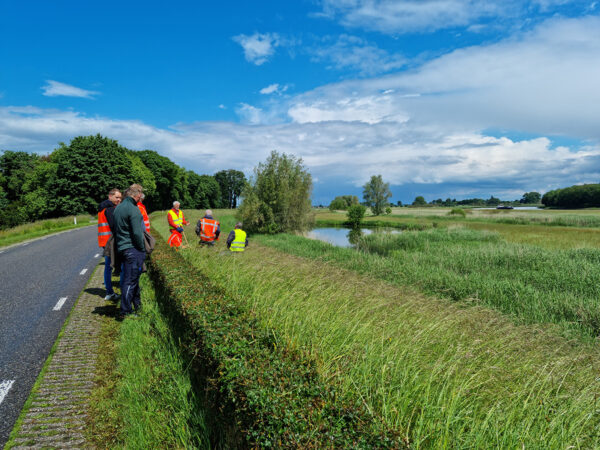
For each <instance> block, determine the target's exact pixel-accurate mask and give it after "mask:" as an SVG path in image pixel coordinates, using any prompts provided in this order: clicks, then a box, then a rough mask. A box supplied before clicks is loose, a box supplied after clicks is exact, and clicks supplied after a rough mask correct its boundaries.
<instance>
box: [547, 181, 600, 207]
mask: <svg viewBox="0 0 600 450" xmlns="http://www.w3.org/2000/svg"><path fill="white" fill-rule="evenodd" d="M542 203H543V204H544V206H551V207H555V208H590V207H598V206H600V184H583V185H580V186H571V187H567V188H562V189H555V190H553V191H548V192H546V193H545V194H544V196H543V197H542Z"/></svg>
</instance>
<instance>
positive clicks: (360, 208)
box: [346, 205, 367, 228]
mask: <svg viewBox="0 0 600 450" xmlns="http://www.w3.org/2000/svg"><path fill="white" fill-rule="evenodd" d="M366 211H367V208H366V207H365V206H364V205H352V206H351V207H350V208H348V212H347V213H346V216H347V217H348V223H349V224H350V226H351V227H352V228H358V227H360V223H361V222H362V220H363V218H364V217H365V212H366Z"/></svg>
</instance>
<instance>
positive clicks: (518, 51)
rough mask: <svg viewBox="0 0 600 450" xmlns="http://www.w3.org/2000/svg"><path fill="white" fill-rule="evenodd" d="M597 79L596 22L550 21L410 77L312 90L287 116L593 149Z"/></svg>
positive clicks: (599, 27) (599, 30) (597, 132)
mask: <svg viewBox="0 0 600 450" xmlns="http://www.w3.org/2000/svg"><path fill="white" fill-rule="evenodd" d="M599 79H600V18H599V17H586V18H582V19H552V20H549V21H547V22H546V23H543V24H541V25H539V26H538V27H537V28H536V29H535V30H534V31H532V32H528V33H525V34H522V35H520V36H517V37H514V38H511V39H507V40H505V41H502V42H500V43H496V44H491V45H486V46H479V47H470V48H465V49H461V50H456V51H454V52H452V53H450V54H447V55H444V56H442V57H440V58H437V59H435V60H433V61H430V62H428V63H426V64H424V65H423V66H421V67H419V68H417V69H414V70H411V71H405V72H400V73H397V74H393V75H388V76H384V77H379V78H371V79H366V80H354V81H346V82H342V83H338V84H333V85H328V86H323V87H320V88H318V89H315V90H313V91H311V92H307V93H305V94H303V95H300V96H297V97H295V98H293V99H292V100H291V101H290V104H289V108H288V109H289V116H290V117H291V118H292V120H294V121H297V122H307V121H318V120H325V119H327V120H359V121H363V122H366V123H375V122H378V121H385V120H394V118H398V119H399V121H400V122H404V121H405V120H406V118H409V120H410V123H411V124H413V125H414V126H429V127H433V128H436V129H444V130H446V132H448V133H454V132H456V131H476V132H478V131H480V130H485V129H489V128H501V129H508V130H515V131H522V132H527V133H532V134H538V135H566V136H571V137H575V138H579V139H595V140H599V141H600V129H599V128H598V126H597V120H596V118H597V117H599V116H600V89H597V86H598V80H599ZM386 92H387V93H386ZM349 109H351V111H352V114H349Z"/></svg>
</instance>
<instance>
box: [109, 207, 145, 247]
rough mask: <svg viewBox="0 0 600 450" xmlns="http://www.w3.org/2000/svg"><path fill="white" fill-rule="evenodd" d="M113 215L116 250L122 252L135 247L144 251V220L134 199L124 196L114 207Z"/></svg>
mask: <svg viewBox="0 0 600 450" xmlns="http://www.w3.org/2000/svg"><path fill="white" fill-rule="evenodd" d="M113 217H114V229H113V232H114V235H115V242H116V244H117V251H118V252H123V251H124V250H127V249H128V248H134V247H135V248H136V249H138V250H139V251H141V252H144V251H145V246H144V229H143V224H144V220H143V218H142V213H141V212H140V210H139V208H138V207H137V204H136V202H135V200H134V199H133V198H132V197H125V199H124V200H123V201H122V202H121V203H120V204H119V205H118V206H117V207H116V208H115V212H114V214H113Z"/></svg>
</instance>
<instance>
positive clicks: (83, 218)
mask: <svg viewBox="0 0 600 450" xmlns="http://www.w3.org/2000/svg"><path fill="white" fill-rule="evenodd" d="M73 217H75V216H68V217H61V218H60V219H47V220H39V221H37V222H32V223H26V224H23V225H19V226H16V227H14V228H9V229H8V230H2V231H0V247H4V246H7V245H11V244H16V243H18V242H23V241H26V240H28V239H34V238H37V237H41V236H45V235H47V234H52V233H56V232H58V231H64V230H70V229H72V228H79V227H85V226H88V225H92V224H94V223H96V218H95V217H92V216H89V215H87V214H84V215H79V216H77V225H75V224H74V220H73Z"/></svg>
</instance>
